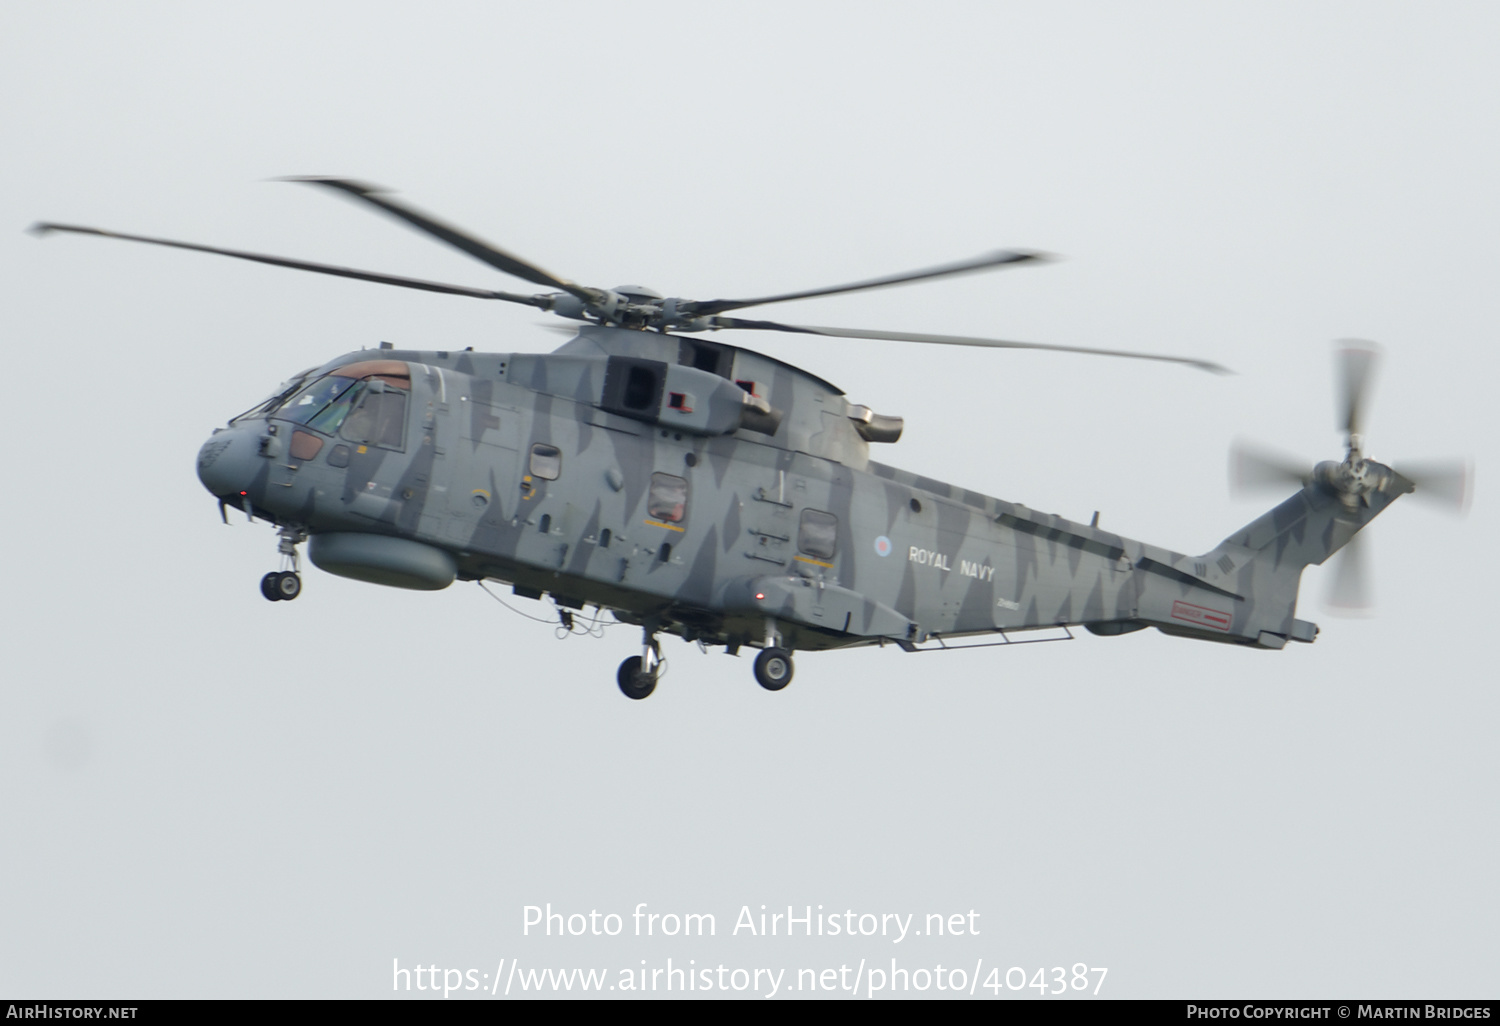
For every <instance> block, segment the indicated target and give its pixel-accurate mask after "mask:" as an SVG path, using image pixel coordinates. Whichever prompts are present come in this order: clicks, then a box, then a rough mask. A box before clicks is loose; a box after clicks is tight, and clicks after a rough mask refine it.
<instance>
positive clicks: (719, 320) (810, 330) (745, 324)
mask: <svg viewBox="0 0 1500 1026" xmlns="http://www.w3.org/2000/svg"><path fill="white" fill-rule="evenodd" d="M709 323H710V325H711V326H712V327H714V328H747V329H750V330H754V331H790V332H795V333H797V334H801V335H826V336H829V337H831V338H869V339H877V340H880V341H886V342H931V343H937V344H939V345H946V346H980V347H983V348H987V349H1045V350H1050V351H1052V352H1057V353H1087V354H1089V355H1091V356H1123V357H1126V358H1127V359H1131V360H1160V361H1163V362H1165V363H1181V364H1186V365H1187V366H1189V367H1196V368H1198V369H1199V370H1206V371H1212V372H1213V373H1215V374H1230V373H1232V371H1230V370H1229V368H1227V367H1222V366H1220V365H1219V364H1217V363H1212V362H1210V361H1208V360H1194V359H1192V358H1190V357H1186V356H1162V355H1160V354H1157V353H1130V352H1124V351H1122V350H1118V349H1090V348H1087V347H1084V346H1055V345H1046V344H1044V343H1041V342H1008V341H1005V340H1003V339H998V338H970V337H968V336H966V335H927V334H919V333H917V332H910V331H866V330H864V329H862V328H821V327H815V326H813V325H810V324H780V323H778V322H776V321H752V320H746V319H744V318H741V317H714V318H711V319H710V322H709Z"/></svg>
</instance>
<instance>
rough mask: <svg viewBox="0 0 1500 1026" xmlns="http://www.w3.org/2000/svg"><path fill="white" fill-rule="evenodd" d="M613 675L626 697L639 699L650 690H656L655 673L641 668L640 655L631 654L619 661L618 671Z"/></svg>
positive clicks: (646, 695) (648, 694) (649, 692)
mask: <svg viewBox="0 0 1500 1026" xmlns="http://www.w3.org/2000/svg"><path fill="white" fill-rule="evenodd" d="M615 676H616V679H617V680H618V681H619V683H620V690H621V691H623V692H624V693H625V697H626V698H634V699H636V700H637V701H639V700H640V699H642V698H647V697H649V696H650V694H651V692H653V691H655V690H656V674H654V673H646V672H644V671H642V670H641V657H640V656H631V657H630V658H629V659H627V660H625V661H624V662H623V663H621V664H620V672H619V673H617V674H616V675H615Z"/></svg>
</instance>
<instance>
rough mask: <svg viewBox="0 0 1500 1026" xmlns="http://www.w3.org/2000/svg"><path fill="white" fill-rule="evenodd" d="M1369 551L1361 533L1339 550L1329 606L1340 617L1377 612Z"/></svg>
mask: <svg viewBox="0 0 1500 1026" xmlns="http://www.w3.org/2000/svg"><path fill="white" fill-rule="evenodd" d="M1368 552H1369V549H1368V548H1367V547H1366V545H1365V543H1364V534H1362V533H1361V534H1356V535H1355V536H1354V537H1353V538H1350V539H1349V542H1348V544H1346V545H1345V546H1344V547H1343V549H1342V550H1340V552H1339V553H1338V556H1337V560H1338V565H1337V566H1336V567H1334V570H1333V585H1332V587H1331V588H1330V589H1329V593H1328V605H1329V606H1330V607H1331V609H1332V611H1333V612H1334V613H1336V614H1338V615H1339V616H1368V615H1369V614H1370V613H1371V612H1373V611H1374V608H1375V603H1374V600H1373V599H1372V598H1371V597H1370V596H1371V591H1370V566H1369V556H1368Z"/></svg>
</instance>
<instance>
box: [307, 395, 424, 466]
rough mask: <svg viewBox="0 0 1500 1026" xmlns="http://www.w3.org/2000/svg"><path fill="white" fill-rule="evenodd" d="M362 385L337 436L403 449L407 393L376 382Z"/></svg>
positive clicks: (383, 446) (367, 443) (353, 440)
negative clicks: (360, 392)
mask: <svg viewBox="0 0 1500 1026" xmlns="http://www.w3.org/2000/svg"><path fill="white" fill-rule="evenodd" d="M361 384H362V385H363V386H364V387H363V388H362V389H361V390H362V391H363V393H364V396H363V398H362V400H361V401H360V402H359V405H358V406H356V407H355V408H354V410H353V412H352V413H350V414H349V415H348V416H347V417H345V418H343V425H342V427H340V428H339V437H341V438H346V439H348V440H349V441H351V442H360V443H363V444H365V445H375V446H379V447H380V448H382V449H400V448H402V441H403V439H404V437H405V435H406V393H405V392H400V391H397V390H395V389H393V388H388V387H382V385H381V384H380V383H379V381H378V379H374V381H373V383H370V384H365V383H364V382H361ZM313 426H314V427H316V426H317V425H316V424H315V425H313Z"/></svg>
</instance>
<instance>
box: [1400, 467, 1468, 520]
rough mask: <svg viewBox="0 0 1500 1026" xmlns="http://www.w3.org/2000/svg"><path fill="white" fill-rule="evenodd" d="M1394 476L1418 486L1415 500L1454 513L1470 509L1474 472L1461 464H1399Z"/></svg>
mask: <svg viewBox="0 0 1500 1026" xmlns="http://www.w3.org/2000/svg"><path fill="white" fill-rule="evenodd" d="M1393 469H1394V470H1395V471H1396V473H1398V474H1400V475H1401V476H1402V477H1404V478H1406V479H1407V480H1408V481H1410V482H1411V483H1412V484H1414V485H1416V486H1417V490H1416V491H1414V492H1412V497H1413V498H1416V499H1426V500H1427V501H1429V502H1433V503H1436V504H1438V505H1441V506H1446V507H1448V508H1449V509H1451V510H1452V511H1453V512H1455V513H1463V512H1465V511H1466V510H1468V508H1469V495H1470V491H1471V489H1472V486H1473V479H1474V468H1473V466H1472V465H1471V464H1469V463H1468V462H1466V461H1463V460H1432V461H1428V462H1425V463H1402V464H1401V466H1399V467H1395V468H1393Z"/></svg>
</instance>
